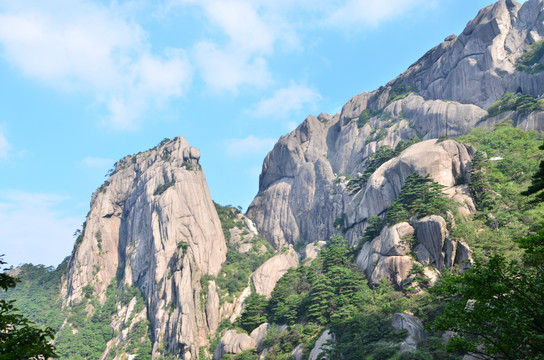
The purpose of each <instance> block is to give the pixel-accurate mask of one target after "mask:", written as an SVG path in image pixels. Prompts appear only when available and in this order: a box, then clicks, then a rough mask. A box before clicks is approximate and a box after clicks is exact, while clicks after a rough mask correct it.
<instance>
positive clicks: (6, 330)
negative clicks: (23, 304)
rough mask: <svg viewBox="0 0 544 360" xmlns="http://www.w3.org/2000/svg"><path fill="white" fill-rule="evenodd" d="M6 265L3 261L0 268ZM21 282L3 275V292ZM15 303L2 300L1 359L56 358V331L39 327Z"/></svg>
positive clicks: (0, 301) (0, 274) (0, 282)
mask: <svg viewBox="0 0 544 360" xmlns="http://www.w3.org/2000/svg"><path fill="white" fill-rule="evenodd" d="M4 264H5V262H4V261H2V259H1V258H0V265H4ZM19 281H20V280H19V279H17V278H15V277H13V276H11V275H9V274H6V273H5V272H4V273H0V289H2V290H3V291H7V290H8V289H10V288H14V287H15V285H16V284H17V282H19ZM14 303H15V300H5V299H1V300H0V359H2V360H11V359H29V358H33V359H36V358H57V357H58V356H57V355H56V353H55V351H56V350H55V346H54V345H53V344H51V340H52V339H53V335H54V333H55V332H54V330H53V329H52V328H50V327H47V326H45V327H36V326H35V324H34V323H33V322H31V321H29V319H28V318H27V317H25V316H24V315H22V314H21V313H20V312H19V309H18V308H16V307H15V305H14Z"/></svg>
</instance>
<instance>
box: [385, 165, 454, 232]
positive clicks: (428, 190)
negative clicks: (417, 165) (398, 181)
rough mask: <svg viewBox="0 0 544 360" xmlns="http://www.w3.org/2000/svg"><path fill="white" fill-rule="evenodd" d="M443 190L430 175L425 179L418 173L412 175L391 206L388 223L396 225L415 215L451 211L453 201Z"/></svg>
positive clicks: (421, 215) (388, 211) (387, 216)
mask: <svg viewBox="0 0 544 360" xmlns="http://www.w3.org/2000/svg"><path fill="white" fill-rule="evenodd" d="M443 188H444V186H442V185H440V184H438V183H437V182H435V181H433V180H432V179H431V178H430V176H429V175H428V174H427V175H426V176H424V177H423V176H421V175H419V174H418V173H416V172H414V173H412V174H411V175H410V176H408V177H407V178H406V180H405V181H404V185H403V186H402V189H401V192H400V194H399V196H398V197H397V199H396V200H395V201H393V203H391V205H390V206H389V209H388V210H387V215H386V220H387V223H388V224H389V225H394V224H397V223H399V222H402V221H409V220H410V218H411V217H412V216H414V215H417V216H420V217H423V216H428V215H433V214H441V213H444V212H445V211H447V210H449V209H451V208H452V206H451V200H450V199H449V198H447V197H446V196H445V195H444V193H443V192H442V189H443Z"/></svg>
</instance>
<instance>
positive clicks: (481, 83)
mask: <svg viewBox="0 0 544 360" xmlns="http://www.w3.org/2000/svg"><path fill="white" fill-rule="evenodd" d="M542 9H543V3H542V0H529V1H527V2H525V3H524V4H523V5H520V4H519V3H517V2H516V1H513V0H500V1H498V2H497V3H495V4H493V5H489V6H488V7H486V8H484V9H482V10H481V11H480V12H479V13H478V15H477V16H476V18H474V19H473V20H472V21H470V22H469V23H468V25H467V26H466V28H465V30H464V31H463V32H462V33H461V34H460V35H459V36H450V37H448V38H446V40H445V41H444V42H443V43H441V44H440V45H438V46H436V47H435V48H433V49H431V50H430V51H429V52H427V54H425V55H424V56H423V57H422V58H421V59H419V60H418V61H417V62H416V63H415V64H413V65H412V66H411V67H410V68H409V69H408V70H407V71H406V72H405V73H404V74H402V75H400V76H399V77H398V78H397V79H395V80H394V81H392V82H391V83H390V84H391V85H397V84H404V85H406V86H410V87H412V88H414V89H415V90H417V91H418V92H419V94H420V95H422V96H423V97H424V98H426V99H449V100H454V101H459V102H461V103H464V104H475V105H477V106H480V107H482V108H487V107H489V106H490V105H491V104H492V103H493V102H494V101H495V100H497V99H498V98H500V97H501V96H502V95H503V94H504V93H506V92H514V93H516V92H521V93H524V94H530V95H533V96H540V95H541V94H542V93H544V81H543V80H544V72H540V73H537V74H532V75H530V74H528V73H525V72H521V71H518V70H517V69H516V62H517V59H518V58H519V56H521V55H522V54H523V52H524V51H526V50H527V48H528V45H529V44H532V43H533V42H535V41H538V40H541V39H542V38H543V36H544V26H543V25H542V20H543V19H544V15H543V10H542Z"/></svg>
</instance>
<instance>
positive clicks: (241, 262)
mask: <svg viewBox="0 0 544 360" xmlns="http://www.w3.org/2000/svg"><path fill="white" fill-rule="evenodd" d="M214 205H215V209H216V211H217V214H218V215H219V220H220V221H221V227H222V229H223V234H224V235H225V238H226V240H227V260H226V262H225V264H223V267H222V268H221V272H220V273H219V275H218V276H217V278H214V280H215V281H216V284H217V285H218V287H219V289H218V292H219V295H220V300H221V301H222V302H223V301H228V300H230V299H231V298H232V297H233V296H235V295H238V294H240V293H241V292H242V290H243V289H245V288H246V287H247V286H248V283H249V277H250V276H251V273H252V272H253V271H255V270H257V268H258V267H259V266H261V265H262V264H263V263H264V262H265V261H266V260H268V259H269V258H270V257H271V256H272V254H273V252H274V250H273V248H272V246H271V245H270V244H269V243H268V242H267V241H266V240H264V239H263V238H262V237H260V236H259V235H251V236H252V237H250V238H248V240H244V241H245V242H249V243H250V244H251V245H252V246H251V249H250V250H249V251H248V252H246V253H245V254H241V253H240V252H239V251H238V246H239V244H231V242H230V241H229V240H230V230H231V229H234V228H238V229H239V230H242V232H241V236H242V237H244V233H246V236H247V234H249V229H248V228H247V226H246V225H245V224H244V222H243V221H241V220H239V214H240V210H239V209H236V208H234V207H232V206H221V205H219V204H215V203H214ZM208 280H211V278H210V279H208Z"/></svg>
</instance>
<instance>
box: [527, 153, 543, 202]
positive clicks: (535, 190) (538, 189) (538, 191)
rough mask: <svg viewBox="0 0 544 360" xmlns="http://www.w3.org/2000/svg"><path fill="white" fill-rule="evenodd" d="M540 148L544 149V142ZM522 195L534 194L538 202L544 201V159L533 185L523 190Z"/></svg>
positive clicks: (535, 175) (534, 176)
mask: <svg viewBox="0 0 544 360" xmlns="http://www.w3.org/2000/svg"><path fill="white" fill-rule="evenodd" d="M539 149H540V150H544V144H543V145H540V147H539ZM522 195H526V196H529V195H534V197H535V201H536V202H544V160H543V161H541V162H540V165H539V167H538V171H537V172H536V173H535V174H534V175H533V178H532V179H531V185H529V187H528V188H527V190H526V191H524V192H522Z"/></svg>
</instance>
